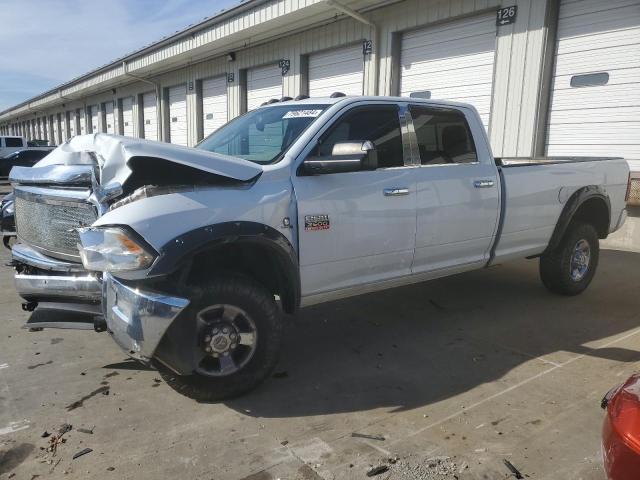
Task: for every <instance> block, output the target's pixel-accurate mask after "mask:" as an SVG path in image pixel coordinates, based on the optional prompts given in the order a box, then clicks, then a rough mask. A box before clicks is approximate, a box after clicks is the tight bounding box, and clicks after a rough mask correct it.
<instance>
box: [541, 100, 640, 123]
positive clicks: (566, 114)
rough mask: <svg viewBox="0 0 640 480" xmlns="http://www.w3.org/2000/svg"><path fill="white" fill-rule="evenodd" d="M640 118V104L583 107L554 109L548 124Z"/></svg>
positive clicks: (621, 120) (626, 120)
mask: <svg viewBox="0 0 640 480" xmlns="http://www.w3.org/2000/svg"><path fill="white" fill-rule="evenodd" d="M639 118H640V106H637V107H636V106H632V107H629V106H626V105H625V106H621V107H618V108H611V107H608V106H605V107H600V108H591V107H590V108H583V109H579V110H554V111H552V112H551V115H550V117H549V124H550V125H556V124H561V123H602V122H633V121H637V120H638V119H639Z"/></svg>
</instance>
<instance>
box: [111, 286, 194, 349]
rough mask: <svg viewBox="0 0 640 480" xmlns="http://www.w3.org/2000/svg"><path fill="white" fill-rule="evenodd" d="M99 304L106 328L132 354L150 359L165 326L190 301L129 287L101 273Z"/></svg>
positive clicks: (167, 326)
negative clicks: (100, 302)
mask: <svg viewBox="0 0 640 480" xmlns="http://www.w3.org/2000/svg"><path fill="white" fill-rule="evenodd" d="M102 305H103V309H104V317H105V319H106V321H107V331H108V332H109V333H110V334H111V335H112V336H113V339H114V340H115V342H116V343H117V344H118V345H119V346H120V347H121V348H122V349H123V350H124V351H125V352H127V353H128V354H129V355H130V356H131V357H133V358H136V359H138V360H142V361H149V360H151V358H152V357H153V354H154V352H155V350H156V348H157V347H158V344H159V343H160V340H161V339H162V337H163V336H164V334H165V332H166V331H167V328H169V325H171V322H173V321H174V320H175V319H176V317H177V316H178V315H179V314H180V312H182V311H183V310H184V309H185V308H186V307H187V305H189V301H188V300H187V299H184V298H178V297H170V296H167V295H163V294H159V293H153V292H144V291H141V290H139V289H135V288H131V287H129V286H127V285H125V284H123V283H121V282H120V281H118V280H117V279H115V278H114V277H113V276H111V275H110V274H104V277H103V282H102Z"/></svg>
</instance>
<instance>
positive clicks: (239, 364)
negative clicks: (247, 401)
mask: <svg viewBox="0 0 640 480" xmlns="http://www.w3.org/2000/svg"><path fill="white" fill-rule="evenodd" d="M185 314H186V315H190V316H192V319H191V320H192V321H194V322H195V324H196V329H195V331H196V338H195V339H194V343H193V344H194V345H195V347H194V348H195V349H196V352H194V353H195V358H196V362H195V364H196V367H195V370H194V372H193V374H192V375H176V374H175V373H173V372H172V371H170V370H168V369H167V368H166V367H163V366H162V365H159V366H158V368H159V370H160V373H161V375H162V377H163V378H164V380H165V381H166V382H167V383H168V384H169V386H171V387H172V388H173V389H175V390H177V391H178V392H180V393H182V394H184V395H186V396H188V397H191V398H194V399H196V400H199V401H215V400H223V399H226V398H232V397H235V396H237V395H240V394H242V393H245V392H247V391H249V390H251V389H253V388H255V387H256V386H257V385H258V384H260V383H261V382H262V381H263V380H264V379H265V378H266V377H267V376H268V375H269V374H270V373H271V371H272V370H273V368H275V365H276V363H277V361H278V353H279V350H280V344H281V340H282V321H281V313H280V309H279V307H278V305H277V304H276V302H275V300H274V298H273V295H271V294H270V293H269V292H268V291H267V290H266V289H265V288H264V287H263V286H262V285H260V284H258V283H257V282H255V281H253V280H252V279H251V278H247V277H243V276H240V275H237V276H236V275H230V276H225V277H223V278H219V279H215V280H212V281H210V282H208V283H207V284H206V285H204V286H203V287H201V288H200V289H198V292H197V293H196V295H195V296H194V299H193V300H192V302H191V305H190V306H189V311H188V312H185Z"/></svg>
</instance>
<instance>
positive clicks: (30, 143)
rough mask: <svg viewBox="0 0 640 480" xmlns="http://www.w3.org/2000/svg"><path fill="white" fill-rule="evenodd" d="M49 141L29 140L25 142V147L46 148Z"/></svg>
mask: <svg viewBox="0 0 640 480" xmlns="http://www.w3.org/2000/svg"><path fill="white" fill-rule="evenodd" d="M48 146H49V140H36V139H34V140H29V141H28V142H27V147H48Z"/></svg>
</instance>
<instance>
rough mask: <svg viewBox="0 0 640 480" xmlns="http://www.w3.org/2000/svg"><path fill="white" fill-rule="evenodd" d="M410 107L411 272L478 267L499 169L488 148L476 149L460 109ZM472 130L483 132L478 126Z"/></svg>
mask: <svg viewBox="0 0 640 480" xmlns="http://www.w3.org/2000/svg"><path fill="white" fill-rule="evenodd" d="M409 111H410V112H411V117H412V119H413V126H414V130H415V133H416V140H417V143H418V151H419V153H420V166H419V167H418V168H417V169H416V172H415V174H416V182H417V202H418V205H417V219H418V221H417V231H416V254H415V259H414V263H413V269H412V270H413V272H414V273H423V272H430V271H434V272H437V271H444V270H446V269H449V268H461V267H463V268H464V267H467V268H473V267H477V266H480V265H482V264H483V263H484V262H486V261H487V260H488V257H489V253H490V249H491V245H492V242H493V238H494V234H495V231H496V228H497V222H498V218H499V201H500V193H499V179H498V170H497V168H496V166H495V164H493V160H492V158H491V155H490V154H489V152H488V150H486V149H480V148H479V149H476V146H475V144H474V141H473V138H474V136H473V135H472V133H471V130H470V128H469V123H468V122H467V119H466V117H465V114H464V113H463V111H461V110H458V109H453V108H440V107H435V106H427V105H424V106H420V105H412V106H410V108H409ZM474 133H475V134H477V135H483V134H484V132H482V130H481V129H480V128H478V129H477V132H474ZM476 138H480V137H476Z"/></svg>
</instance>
